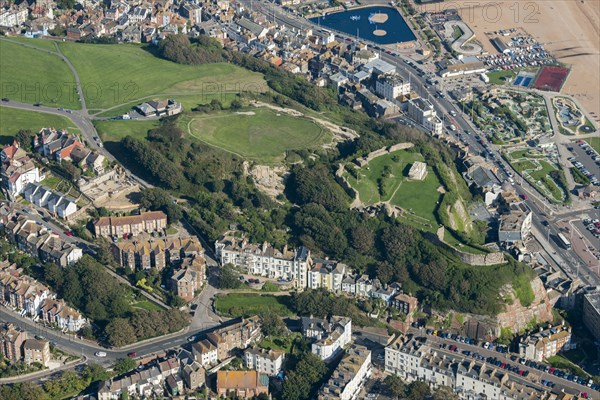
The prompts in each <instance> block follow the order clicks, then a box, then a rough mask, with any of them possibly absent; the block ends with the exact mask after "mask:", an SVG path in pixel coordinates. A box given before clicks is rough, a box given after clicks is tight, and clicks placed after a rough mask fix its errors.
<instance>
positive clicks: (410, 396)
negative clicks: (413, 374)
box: [406, 381, 431, 400]
mask: <svg viewBox="0 0 600 400" xmlns="http://www.w3.org/2000/svg"><path fill="white" fill-rule="evenodd" d="M406 392H407V396H406V399H407V400H423V399H426V398H428V397H429V396H430V395H431V389H429V386H428V385H427V384H426V383H425V382H421V381H414V382H411V383H410V384H409V385H408V386H407V387H406Z"/></svg>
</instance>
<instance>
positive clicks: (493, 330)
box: [463, 277, 552, 340]
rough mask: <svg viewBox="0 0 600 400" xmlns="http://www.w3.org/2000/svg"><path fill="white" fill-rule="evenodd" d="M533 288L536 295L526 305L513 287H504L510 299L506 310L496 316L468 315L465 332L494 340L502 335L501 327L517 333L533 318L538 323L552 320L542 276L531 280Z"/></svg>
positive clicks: (505, 295) (507, 297) (505, 293)
mask: <svg viewBox="0 0 600 400" xmlns="http://www.w3.org/2000/svg"><path fill="white" fill-rule="evenodd" d="M531 289H532V290H533V294H534V296H535V298H534V300H533V302H532V303H531V305H530V306H529V307H524V306H523V305H521V303H520V302H519V299H518V298H516V297H515V296H514V293H513V290H512V287H511V286H510V285H507V286H506V287H505V288H504V293H503V296H504V297H505V298H506V299H509V303H510V302H512V304H507V305H506V307H505V311H504V312H502V313H500V314H498V315H496V316H493V317H492V316H485V315H466V316H465V320H467V323H466V324H465V325H464V326H463V332H464V334H465V335H467V336H469V337H476V338H479V339H485V340H493V339H495V338H497V337H499V336H500V329H501V328H509V329H510V330H511V331H512V332H514V333H516V332H519V331H520V330H522V329H524V328H526V327H527V324H528V323H529V322H531V321H533V320H535V321H536V322H538V323H541V322H547V321H551V320H552V304H551V303H550V299H549V298H548V294H547V293H546V289H545V288H544V284H543V283H542V281H541V280H540V278H538V277H535V278H534V279H533V280H532V281H531Z"/></svg>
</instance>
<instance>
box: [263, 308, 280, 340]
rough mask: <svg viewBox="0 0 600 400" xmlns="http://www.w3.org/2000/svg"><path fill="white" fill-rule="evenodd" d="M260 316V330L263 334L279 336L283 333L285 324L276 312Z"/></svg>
mask: <svg viewBox="0 0 600 400" xmlns="http://www.w3.org/2000/svg"><path fill="white" fill-rule="evenodd" d="M261 317H262V331H263V334H264V335H265V336H281V335H283V334H284V333H285V330H286V327H285V324H284V323H283V321H282V320H281V318H279V317H278V316H277V315H276V314H274V313H264V314H263V315H262V316H261Z"/></svg>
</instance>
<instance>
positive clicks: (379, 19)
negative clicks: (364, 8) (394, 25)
mask: <svg viewBox="0 0 600 400" xmlns="http://www.w3.org/2000/svg"><path fill="white" fill-rule="evenodd" d="M369 19H370V20H371V21H373V22H375V23H376V24H383V23H384V22H385V21H387V20H388V16H387V14H384V13H377V14H373V15H371V16H370V17H369Z"/></svg>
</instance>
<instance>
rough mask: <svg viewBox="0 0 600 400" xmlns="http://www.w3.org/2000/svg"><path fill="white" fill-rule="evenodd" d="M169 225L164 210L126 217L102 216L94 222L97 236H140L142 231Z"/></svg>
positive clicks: (152, 230) (156, 230)
mask: <svg viewBox="0 0 600 400" xmlns="http://www.w3.org/2000/svg"><path fill="white" fill-rule="evenodd" d="M166 227H167V215H166V214H165V213H164V212H162V211H149V212H143V213H141V214H140V215H131V216H126V217H102V218H99V219H98V221H96V222H95V223H94V233H95V235H96V237H112V236H117V237H123V235H125V234H127V235H131V236H138V235H140V234H141V233H142V232H147V233H152V232H158V231H162V230H163V229H165V228H166Z"/></svg>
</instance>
